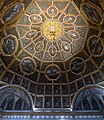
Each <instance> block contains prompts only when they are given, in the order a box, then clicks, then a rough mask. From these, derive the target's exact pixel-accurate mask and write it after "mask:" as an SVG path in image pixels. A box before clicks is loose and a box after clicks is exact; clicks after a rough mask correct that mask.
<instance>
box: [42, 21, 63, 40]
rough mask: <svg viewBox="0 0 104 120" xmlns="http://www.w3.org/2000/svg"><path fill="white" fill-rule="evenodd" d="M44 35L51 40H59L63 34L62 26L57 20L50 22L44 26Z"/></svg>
mask: <svg viewBox="0 0 104 120" xmlns="http://www.w3.org/2000/svg"><path fill="white" fill-rule="evenodd" d="M42 28H43V35H44V36H45V37H46V38H47V39H49V40H57V39H58V38H59V37H60V36H62V34H63V30H62V25H61V23H59V22H58V21H57V20H48V21H46V22H45V24H44V25H43V27H42Z"/></svg>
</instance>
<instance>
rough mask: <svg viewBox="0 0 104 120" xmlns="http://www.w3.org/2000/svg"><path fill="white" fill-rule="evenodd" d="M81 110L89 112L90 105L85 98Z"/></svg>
mask: <svg viewBox="0 0 104 120" xmlns="http://www.w3.org/2000/svg"><path fill="white" fill-rule="evenodd" d="M83 109H84V110H91V107H90V103H89V101H88V100H87V99H86V98H85V99H84V100H83Z"/></svg>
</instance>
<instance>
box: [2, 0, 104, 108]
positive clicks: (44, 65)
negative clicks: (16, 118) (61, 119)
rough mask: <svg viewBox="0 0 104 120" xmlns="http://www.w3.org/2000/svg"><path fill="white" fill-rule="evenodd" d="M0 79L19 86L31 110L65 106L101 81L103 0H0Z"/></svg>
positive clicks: (102, 83)
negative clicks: (28, 101) (82, 91)
mask: <svg viewBox="0 0 104 120" xmlns="http://www.w3.org/2000/svg"><path fill="white" fill-rule="evenodd" d="M0 18H1V19H0V81H2V82H3V83H5V84H16V85H19V86H22V87H24V88H25V89H26V90H27V91H28V92H29V93H30V94H31V96H32V98H33V102H34V106H35V108H70V107H71V103H72V100H73V97H74V95H75V94H76V93H77V92H78V90H79V89H80V88H82V87H84V86H87V85H91V84H94V85H96V84H100V85H104V82H103V80H104V1H103V0H99V2H98V0H15V1H14V0H1V2H0Z"/></svg>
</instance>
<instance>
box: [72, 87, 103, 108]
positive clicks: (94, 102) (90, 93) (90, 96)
mask: <svg viewBox="0 0 104 120" xmlns="http://www.w3.org/2000/svg"><path fill="white" fill-rule="evenodd" d="M101 96H102V97H101ZM73 109H74V110H104V89H103V88H101V87H97V86H88V88H84V89H81V90H80V91H79V93H78V94H77V95H76V96H75V98H74V101H73Z"/></svg>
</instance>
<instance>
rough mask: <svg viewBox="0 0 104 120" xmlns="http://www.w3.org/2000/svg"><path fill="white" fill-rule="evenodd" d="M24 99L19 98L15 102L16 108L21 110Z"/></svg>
mask: <svg viewBox="0 0 104 120" xmlns="http://www.w3.org/2000/svg"><path fill="white" fill-rule="evenodd" d="M22 104H23V101H22V100H21V99H18V100H17V102H16V104H15V108H14V109H15V110H20V109H21V107H22Z"/></svg>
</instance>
